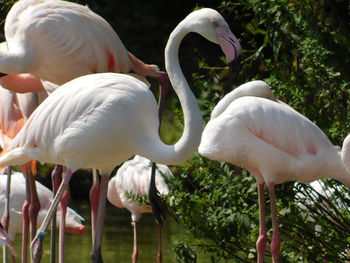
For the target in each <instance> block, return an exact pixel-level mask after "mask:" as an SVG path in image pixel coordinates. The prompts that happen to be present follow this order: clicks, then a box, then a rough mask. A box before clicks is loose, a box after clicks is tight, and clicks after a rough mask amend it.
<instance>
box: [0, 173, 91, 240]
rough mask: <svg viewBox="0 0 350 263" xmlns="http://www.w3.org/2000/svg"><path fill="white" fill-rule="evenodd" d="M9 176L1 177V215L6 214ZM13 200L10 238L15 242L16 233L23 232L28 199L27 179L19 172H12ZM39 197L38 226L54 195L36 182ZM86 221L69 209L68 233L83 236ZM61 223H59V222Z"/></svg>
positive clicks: (66, 228) (11, 204) (11, 202)
mask: <svg viewBox="0 0 350 263" xmlns="http://www.w3.org/2000/svg"><path fill="white" fill-rule="evenodd" d="M7 176H8V175H2V176H0V215H2V214H3V212H4V204H5V201H6V198H5V193H6V187H7V185H6V181H7ZM11 181H12V184H11V198H10V213H11V221H10V225H9V230H8V234H9V237H10V238H11V239H12V240H14V239H15V235H16V233H21V232H22V223H23V218H22V211H21V208H22V204H23V202H24V200H25V198H26V193H25V189H26V185H25V178H24V177H23V174H22V173H19V172H12V173H11ZM35 184H36V187H37V191H38V196H39V200H40V204H41V206H40V211H39V214H38V225H40V224H41V223H42V222H43V220H44V218H45V215H46V212H47V211H48V209H49V208H50V205H51V203H52V200H53V193H52V192H51V191H50V190H49V189H48V188H46V187H45V186H44V185H42V184H41V183H39V182H37V181H36V182H35ZM59 214H60V209H58V215H57V218H58V217H59V216H60V215H59ZM83 221H84V219H83V218H82V217H81V216H80V215H78V214H77V213H76V212H75V211H74V210H72V209H71V208H68V213H67V223H66V226H65V230H66V232H69V233H73V234H82V233H84V232H85V226H83V225H82V222H83ZM58 223H59V221H58Z"/></svg>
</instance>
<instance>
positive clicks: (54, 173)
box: [50, 165, 63, 263]
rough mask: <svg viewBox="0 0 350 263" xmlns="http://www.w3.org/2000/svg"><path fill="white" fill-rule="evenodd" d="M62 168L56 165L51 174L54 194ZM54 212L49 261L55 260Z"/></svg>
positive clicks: (59, 181) (58, 185)
mask: <svg viewBox="0 0 350 263" xmlns="http://www.w3.org/2000/svg"><path fill="white" fill-rule="evenodd" d="M62 170H63V167H62V166H61V165H56V166H55V168H54V170H53V171H52V174H51V182H52V191H53V194H54V196H55V195H56V193H57V190H58V188H59V187H60V184H61V181H62ZM56 214H57V211H56V210H55V211H54V214H53V217H52V222H51V240H50V243H51V245H50V246H51V248H50V250H51V254H50V263H55V262H56V225H57V222H56V221H57V220H56Z"/></svg>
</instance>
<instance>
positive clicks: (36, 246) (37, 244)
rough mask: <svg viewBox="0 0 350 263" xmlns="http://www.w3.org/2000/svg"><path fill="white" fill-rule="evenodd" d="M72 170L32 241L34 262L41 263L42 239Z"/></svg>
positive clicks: (68, 170)
mask: <svg viewBox="0 0 350 263" xmlns="http://www.w3.org/2000/svg"><path fill="white" fill-rule="evenodd" d="M72 174H73V172H72V170H70V169H67V171H66V175H65V176H64V177H63V180H62V183H61V185H60V187H59V189H58V191H57V194H56V196H55V198H54V200H53V201H52V204H51V206H50V208H49V211H48V212H47V214H46V216H45V218H44V221H43V223H42V224H41V226H40V228H39V229H38V232H37V234H36V236H35V238H34V239H33V241H32V243H31V248H32V259H33V262H34V263H39V262H40V260H41V256H42V240H43V239H44V237H45V235H46V230H47V227H48V226H49V223H50V222H51V219H52V217H53V215H54V211H55V209H57V206H58V204H59V202H60V200H61V197H62V195H63V192H64V191H65V190H66V189H67V188H68V186H69V181H70V179H71V178H72Z"/></svg>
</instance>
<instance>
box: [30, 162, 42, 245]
mask: <svg viewBox="0 0 350 263" xmlns="http://www.w3.org/2000/svg"><path fill="white" fill-rule="evenodd" d="M28 177H29V186H30V205H29V220H30V237H31V240H33V238H34V237H35V233H36V227H37V219H38V213H39V210H40V202H39V197H38V192H37V191H36V185H35V175H34V174H32V171H31V169H28Z"/></svg>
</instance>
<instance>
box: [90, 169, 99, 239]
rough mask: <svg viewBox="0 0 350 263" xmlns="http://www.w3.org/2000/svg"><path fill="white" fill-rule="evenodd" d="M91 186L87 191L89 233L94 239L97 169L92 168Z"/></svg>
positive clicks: (96, 206)
mask: <svg viewBox="0 0 350 263" xmlns="http://www.w3.org/2000/svg"><path fill="white" fill-rule="evenodd" d="M92 176H93V177H92V179H93V182H92V186H91V189H90V192H89V198H90V206H91V234H92V240H93V242H94V240H95V228H96V216H97V208H98V199H99V195H100V179H99V178H98V177H99V174H98V171H97V170H92Z"/></svg>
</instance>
